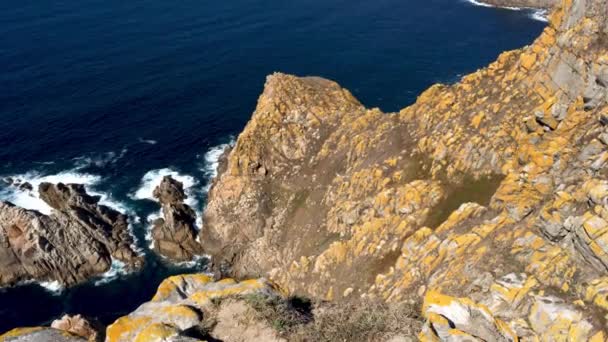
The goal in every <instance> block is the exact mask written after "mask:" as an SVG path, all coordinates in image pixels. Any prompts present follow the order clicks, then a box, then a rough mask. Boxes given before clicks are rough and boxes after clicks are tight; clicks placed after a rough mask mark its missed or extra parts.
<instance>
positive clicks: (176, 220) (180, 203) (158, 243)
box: [152, 176, 202, 261]
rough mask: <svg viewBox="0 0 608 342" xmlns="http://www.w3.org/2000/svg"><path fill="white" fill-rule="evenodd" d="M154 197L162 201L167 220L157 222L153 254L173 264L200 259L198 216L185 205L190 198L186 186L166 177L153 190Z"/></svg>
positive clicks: (155, 224) (153, 230) (153, 233)
mask: <svg viewBox="0 0 608 342" xmlns="http://www.w3.org/2000/svg"><path fill="white" fill-rule="evenodd" d="M154 197H155V198H156V199H158V200H159V202H160V204H161V206H162V212H163V217H164V218H159V219H157V220H156V221H155V222H154V228H153V229H152V238H153V239H154V250H155V251H156V252H158V253H159V254H161V255H164V256H166V257H167V258H169V259H171V260H173V261H188V260H192V258H194V257H195V256H197V255H201V254H202V248H201V245H200V244H199V243H198V242H197V241H196V238H197V235H198V229H197V228H196V213H195V212H194V210H193V209H192V208H190V207H189V206H188V205H187V204H185V203H184V200H185V199H186V198H187V196H186V194H185V193H184V187H183V184H182V183H180V182H178V181H176V180H174V179H173V178H171V176H165V177H164V178H163V180H162V182H161V183H160V185H159V186H157V187H156V189H154Z"/></svg>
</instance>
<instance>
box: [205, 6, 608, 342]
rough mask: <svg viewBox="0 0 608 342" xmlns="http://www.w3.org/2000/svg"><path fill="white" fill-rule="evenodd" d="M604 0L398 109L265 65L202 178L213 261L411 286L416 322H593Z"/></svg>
mask: <svg viewBox="0 0 608 342" xmlns="http://www.w3.org/2000/svg"><path fill="white" fill-rule="evenodd" d="M607 9H608V1H606V0H582V1H572V0H566V1H564V2H563V4H562V6H561V8H560V9H558V10H556V11H555V13H554V14H553V15H552V17H551V23H550V25H549V27H547V28H546V29H545V31H544V32H543V34H542V35H541V36H540V37H539V38H538V39H537V40H536V41H535V42H534V44H532V45H531V46H528V47H525V48H523V49H521V50H516V51H511V52H506V53H504V54H502V55H501V56H500V57H499V58H498V60H497V61H496V62H495V63H493V64H491V65H490V66H488V67H487V68H485V69H482V70H479V71H478V72H476V73H474V74H471V75H468V76H466V77H464V78H463V79H462V80H461V82H460V83H457V84H454V85H450V86H448V85H435V86H433V87H431V88H430V89H429V90H427V91H426V92H424V93H423V94H421V95H420V97H419V98H418V101H417V102H416V103H415V104H414V105H412V106H410V107H407V108H405V109H403V110H401V111H400V112H399V113H391V114H385V113H382V112H381V111H380V110H378V109H366V108H365V107H364V106H363V105H362V104H360V103H359V102H358V101H357V100H356V99H355V98H353V96H352V95H351V94H350V93H349V92H348V91H347V90H345V89H342V88H341V87H340V86H339V85H337V84H335V83H334V82H331V81H328V80H324V79H319V78H297V77H294V76H288V75H283V74H275V75H272V76H269V77H268V79H267V82H266V86H265V90H264V93H263V94H262V95H261V97H260V99H259V102H258V106H257V108H256V111H255V113H254V115H253V118H252V119H251V121H250V123H249V124H248V125H247V127H246V128H245V130H244V132H243V133H242V134H241V135H240V136H239V138H238V141H237V143H236V145H235V147H234V148H233V149H232V151H230V153H229V154H228V155H227V158H226V160H225V163H224V165H223V169H222V170H221V171H222V172H221V173H220V175H219V177H218V179H217V180H216V181H215V183H214V185H213V187H212V189H211V191H210V193H209V203H208V206H207V208H206V210H205V213H204V221H205V226H204V227H203V229H202V232H201V238H200V240H201V241H202V242H203V245H204V248H205V250H206V251H208V252H209V253H211V254H212V255H213V256H214V260H215V262H216V266H217V267H216V268H217V270H218V271H220V272H224V273H228V274H231V275H234V276H237V277H244V276H259V275H264V276H267V277H269V278H271V279H272V280H274V281H276V282H277V283H279V284H281V285H282V286H284V287H286V288H287V289H288V290H289V291H290V292H294V293H300V294H304V295H307V296H312V297H316V298H319V297H320V298H326V299H332V300H343V299H355V298H360V297H368V298H378V299H382V300H385V301H389V302H397V301H402V300H408V299H409V300H416V299H418V298H421V297H422V298H424V299H425V304H424V313H425V315H426V317H427V319H428V322H427V329H425V330H424V333H423V335H421V337H428V338H437V337H442V338H445V337H446V336H448V335H449V334H455V333H457V332H458V333H460V334H469V335H473V336H478V337H482V338H483V337H485V338H486V339H489V340H501V339H512V337H513V336H516V335H517V336H520V337H533V336H545V337H546V336H549V337H550V336H555V337H559V336H561V335H563V334H564V333H566V334H567V333H569V334H571V335H572V336H573V337H574V338H577V339H579V338H581V339H582V338H590V337H591V336H595V337H598V338H599V337H601V335H599V334H601V332H598V331H600V330H601V329H603V328H604V318H603V316H604V315H605V313H606V312H605V311H606V310H608V304H607V301H606V294H608V254H607V253H608V234H607V233H608V197H607V196H608V181H607V179H606V176H607V172H606V161H608V148H607V146H606V145H607V144H608V129H607V128H606V127H605V125H608V106H607V99H608V92H607V88H606V87H607V86H608V31H607V30H608V29H607V25H608V11H607ZM458 308H461V309H462V310H466V311H467V312H469V315H468V316H466V317H461V316H459V315H458ZM596 334H597V335H596Z"/></svg>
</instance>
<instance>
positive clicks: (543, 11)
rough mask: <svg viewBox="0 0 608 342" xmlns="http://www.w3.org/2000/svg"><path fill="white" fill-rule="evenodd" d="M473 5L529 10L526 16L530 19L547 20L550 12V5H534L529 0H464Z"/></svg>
mask: <svg viewBox="0 0 608 342" xmlns="http://www.w3.org/2000/svg"><path fill="white" fill-rule="evenodd" d="M465 1H466V2H468V3H470V4H471V5H474V6H479V7H489V8H502V9H507V10H511V11H529V12H530V13H529V14H528V17H530V18H531V19H534V20H537V21H541V22H545V23H547V22H549V15H550V14H551V8H552V7H551V6H534V5H533V3H530V1H517V0H515V1H509V0H507V1H493V0H483V1H478V0H465Z"/></svg>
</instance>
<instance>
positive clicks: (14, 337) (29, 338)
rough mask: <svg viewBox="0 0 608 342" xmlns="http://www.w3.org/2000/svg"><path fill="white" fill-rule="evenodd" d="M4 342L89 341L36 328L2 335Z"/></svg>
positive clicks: (64, 332) (17, 330)
mask: <svg viewBox="0 0 608 342" xmlns="http://www.w3.org/2000/svg"><path fill="white" fill-rule="evenodd" d="M0 341H2V342H43V341H44V342H86V341H87V339H85V338H82V337H80V336H77V335H73V334H71V333H69V332H67V331H63V330H58V329H53V328H45V327H35V328H18V329H13V330H11V331H9V332H7V333H5V334H3V335H0Z"/></svg>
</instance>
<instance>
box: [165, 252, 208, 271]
mask: <svg viewBox="0 0 608 342" xmlns="http://www.w3.org/2000/svg"><path fill="white" fill-rule="evenodd" d="M210 258H211V257H210V256H209V255H195V256H194V258H193V259H192V260H190V261H182V262H177V263H173V265H175V266H177V267H183V268H195V267H197V268H199V267H201V266H203V265H204V264H205V263H206V262H207V261H208V260H210ZM163 259H165V261H166V260H168V259H166V258H164V257H163Z"/></svg>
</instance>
